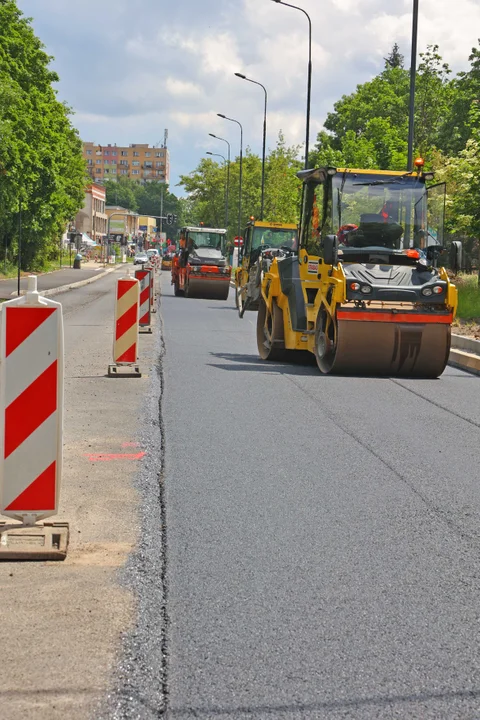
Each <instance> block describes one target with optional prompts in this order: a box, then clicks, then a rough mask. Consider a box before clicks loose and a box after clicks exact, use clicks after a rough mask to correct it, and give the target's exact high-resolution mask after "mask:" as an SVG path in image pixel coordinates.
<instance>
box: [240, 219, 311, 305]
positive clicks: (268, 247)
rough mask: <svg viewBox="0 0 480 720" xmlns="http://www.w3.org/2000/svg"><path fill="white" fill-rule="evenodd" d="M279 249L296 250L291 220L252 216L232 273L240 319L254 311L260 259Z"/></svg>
mask: <svg viewBox="0 0 480 720" xmlns="http://www.w3.org/2000/svg"><path fill="white" fill-rule="evenodd" d="M279 249H282V250H287V251H289V250H297V249H298V229H297V226H296V225H294V224H291V223H280V222H264V221H263V220H255V219H254V218H253V217H252V218H251V219H250V220H249V222H248V223H247V227H246V228H245V231H244V233H243V247H242V248H241V250H240V262H239V267H238V268H237V271H236V273H235V303H236V306H237V309H238V314H239V316H240V317H241V318H242V317H243V315H244V313H245V312H246V311H247V310H258V301H259V298H260V285H261V279H262V260H263V259H264V257H269V256H270V255H271V253H272V252H275V251H276V250H279Z"/></svg>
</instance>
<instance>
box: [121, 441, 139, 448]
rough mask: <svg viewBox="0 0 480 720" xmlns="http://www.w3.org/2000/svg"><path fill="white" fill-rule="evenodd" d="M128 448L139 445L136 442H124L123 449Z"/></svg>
mask: <svg viewBox="0 0 480 720" xmlns="http://www.w3.org/2000/svg"><path fill="white" fill-rule="evenodd" d="M127 447H138V443H136V442H124V443H122V448H127Z"/></svg>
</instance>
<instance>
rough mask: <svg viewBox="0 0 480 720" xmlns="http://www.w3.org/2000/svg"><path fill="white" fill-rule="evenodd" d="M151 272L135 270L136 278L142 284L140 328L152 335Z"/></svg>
mask: <svg viewBox="0 0 480 720" xmlns="http://www.w3.org/2000/svg"><path fill="white" fill-rule="evenodd" d="M150 275H151V271H150V270H144V269H142V270H135V277H136V278H137V280H138V282H139V283H140V317H139V321H138V324H139V327H140V329H141V331H143V332H145V333H151V332H152V328H151V314H150Z"/></svg>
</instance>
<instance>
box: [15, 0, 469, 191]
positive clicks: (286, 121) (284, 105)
mask: <svg viewBox="0 0 480 720" xmlns="http://www.w3.org/2000/svg"><path fill="white" fill-rule="evenodd" d="M18 4H19V7H20V8H21V9H22V10H23V11H24V12H25V14H26V15H27V16H33V17H34V29H35V31H36V33H37V35H38V36H39V37H40V38H41V39H42V41H43V42H44V43H45V45H46V46H47V51H48V52H49V53H51V54H53V55H54V56H55V58H56V60H55V63H54V67H55V69H56V70H57V71H58V73H59V75H60V78H61V82H60V85H59V95H60V97H61V98H62V99H65V100H66V101H67V102H68V103H69V104H70V105H71V106H73V107H74V109H75V110H76V114H75V115H74V117H73V120H74V122H75V123H76V125H77V126H78V128H79V130H80V133H81V135H82V136H85V139H88V140H92V141H94V142H99V143H102V144H105V143H108V142H110V143H115V142H116V143H117V144H129V143H135V142H149V143H151V144H152V145H153V144H155V143H157V142H158V140H159V138H160V137H161V136H162V135H163V128H165V127H168V128H169V148H170V153H171V164H172V184H175V182H176V181H177V179H176V178H177V177H178V175H179V174H185V173H188V172H189V171H190V170H192V169H193V168H194V167H195V166H196V164H197V163H198V161H199V159H200V157H201V156H202V154H203V150H204V149H205V150H206V149H210V150H211V151H212V152H215V151H218V152H220V153H222V154H223V153H224V151H225V146H224V143H218V142H217V141H215V140H213V139H212V138H210V137H209V136H208V133H209V132H213V133H215V134H217V135H220V136H221V137H225V138H226V139H228V140H230V141H231V144H232V155H233V154H236V153H237V152H238V142H239V133H238V127H236V126H235V125H234V124H233V123H228V122H226V121H224V120H221V119H220V118H218V117H217V115H216V113H217V112H222V113H225V114H226V115H229V116H230V117H234V118H235V119H237V120H239V121H240V122H241V123H242V124H243V127H244V143H245V145H249V146H250V147H251V148H252V150H253V151H256V152H260V150H261V140H262V137H261V135H262V132H261V131H262V119H263V93H262V91H261V88H258V87H255V86H254V85H252V84H251V83H247V82H244V81H242V80H239V79H238V78H235V77H234V76H233V74H234V73H235V72H243V73H245V74H246V75H247V76H248V77H251V78H252V79H254V80H257V81H259V82H261V83H263V84H264V85H265V87H266V88H267V90H268V145H269V147H272V146H273V145H274V144H275V140H276V138H277V135H278V131H279V129H280V128H281V129H282V130H283V132H284V134H285V137H286V140H287V142H289V143H292V144H293V143H302V142H303V141H304V133H305V103H306V99H305V95H306V68H307V49H308V46H307V37H308V35H307V32H308V22H307V18H306V17H305V15H304V14H303V13H301V12H299V11H298V10H294V9H292V8H288V7H282V6H281V5H279V4H276V3H274V2H271V0H201V1H200V0H181V1H180V2H179V1H177V2H168V3H166V2H158V0H136V3H135V14H133V15H132V11H131V8H132V4H131V0H103V2H98V0H76V2H74V3H73V2H65V0H41V2H39V0H18ZM298 4H299V5H302V7H304V9H305V10H306V12H308V13H309V15H310V17H311V19H312V41H313V46H312V57H313V84H312V118H311V143H313V142H314V139H315V135H316V133H317V132H318V130H320V129H321V127H322V124H323V120H324V119H325V116H326V114H327V112H329V111H330V110H331V109H332V106H333V103H334V102H335V101H336V100H337V99H339V98H340V97H341V96H342V95H343V94H346V93H350V92H352V91H353V90H354V89H355V86H356V85H357V84H358V83H362V82H365V81H366V80H369V79H371V77H373V76H374V75H375V74H376V73H378V72H379V70H380V69H381V68H382V67H383V62H384V61H383V58H384V57H385V55H386V54H387V53H388V52H389V51H390V49H391V47H392V45H393V43H394V42H398V44H399V45H400V50H401V52H402V53H403V54H404V56H405V61H406V65H407V66H408V64H409V58H410V35H411V25H412V18H411V11H412V0H298ZM40 6H41V8H40ZM479 35H480V2H479V0H455V2H452V0H422V2H421V3H420V18H419V43H418V47H419V51H420V52H422V51H423V50H424V49H425V48H426V46H427V45H428V44H434V43H436V44H438V45H439V47H440V53H441V54H442V56H443V58H444V60H445V61H446V62H448V63H450V65H451V66H452V69H453V70H454V72H457V71H458V70H461V69H466V68H467V67H468V55H469V54H470V50H471V48H472V47H473V46H476V45H477V44H478V36H479Z"/></svg>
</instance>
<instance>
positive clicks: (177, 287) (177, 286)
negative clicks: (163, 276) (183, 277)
mask: <svg viewBox="0 0 480 720" xmlns="http://www.w3.org/2000/svg"><path fill="white" fill-rule="evenodd" d="M173 292H174V293H175V295H176V297H178V296H179V295H183V293H182V291H181V290H180V287H179V285H178V280H175V282H174V284H173Z"/></svg>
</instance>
